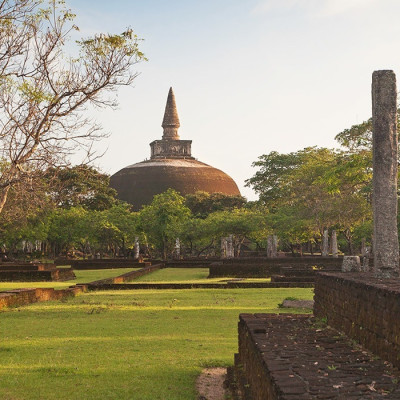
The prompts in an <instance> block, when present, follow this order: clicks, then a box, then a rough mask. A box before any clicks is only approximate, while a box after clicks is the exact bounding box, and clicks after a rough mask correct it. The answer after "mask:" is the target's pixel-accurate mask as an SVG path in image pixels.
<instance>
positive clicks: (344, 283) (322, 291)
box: [314, 273, 400, 367]
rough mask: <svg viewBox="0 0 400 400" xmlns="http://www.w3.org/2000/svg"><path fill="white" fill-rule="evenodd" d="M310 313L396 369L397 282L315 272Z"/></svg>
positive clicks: (399, 351)
mask: <svg viewBox="0 0 400 400" xmlns="http://www.w3.org/2000/svg"><path fill="white" fill-rule="evenodd" d="M314 300H315V306H314V314H315V315H316V316H317V317H320V318H322V317H326V318H327V322H328V324H329V325H331V326H333V327H334V328H336V329H339V330H341V331H343V332H344V333H345V334H346V335H348V336H349V337H351V338H353V339H355V340H357V341H359V342H360V343H361V344H362V345H363V346H365V347H366V348H367V349H368V350H370V351H372V352H373V353H375V354H376V355H378V356H379V357H381V358H383V359H384V360H387V361H390V362H391V363H393V364H394V365H396V366H397V367H400V280H399V279H385V280H380V279H377V278H375V277H373V275H372V274H367V273H319V274H317V279H316V283H315V296H314Z"/></svg>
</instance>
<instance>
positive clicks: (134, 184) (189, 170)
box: [110, 88, 240, 210]
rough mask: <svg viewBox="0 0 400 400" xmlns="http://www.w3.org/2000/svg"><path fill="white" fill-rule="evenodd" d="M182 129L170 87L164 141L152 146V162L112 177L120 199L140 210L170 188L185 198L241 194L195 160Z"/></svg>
mask: <svg viewBox="0 0 400 400" xmlns="http://www.w3.org/2000/svg"><path fill="white" fill-rule="evenodd" d="M179 126H180V123H179V117H178V113H177V110H176V104H175V96H174V93H173V91H172V88H170V90H169V93H168V99H167V105H166V107H165V114H164V119H163V123H162V127H163V128H164V134H163V137H162V140H155V141H153V142H152V143H150V147H151V158H150V160H146V161H142V162H139V163H136V164H133V165H130V166H128V167H125V168H123V169H121V170H120V171H118V172H117V173H116V174H114V175H112V176H111V178H110V186H111V187H113V188H114V189H116V191H117V193H118V198H119V199H121V200H124V201H126V202H128V203H130V204H132V205H133V207H134V209H136V210H138V209H140V207H141V206H142V205H145V204H149V203H151V201H152V199H153V196H154V195H156V194H159V193H163V192H165V191H166V190H168V189H169V188H172V189H175V190H176V191H178V192H180V193H181V194H182V195H186V194H192V193H195V192H197V191H200V190H201V191H204V192H208V193H224V194H228V195H240V192H239V189H238V187H237V185H236V183H235V182H234V180H233V179H232V178H231V177H230V176H228V175H227V174H225V173H224V172H222V171H221V170H219V169H217V168H213V167H211V166H210V165H207V164H205V163H203V162H200V161H198V160H196V159H195V158H194V157H192V155H191V144H192V141H191V140H180V138H179V135H178V128H179Z"/></svg>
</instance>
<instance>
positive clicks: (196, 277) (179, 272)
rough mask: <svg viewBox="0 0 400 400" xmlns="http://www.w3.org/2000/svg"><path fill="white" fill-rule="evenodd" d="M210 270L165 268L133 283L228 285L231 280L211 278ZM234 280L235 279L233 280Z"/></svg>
mask: <svg viewBox="0 0 400 400" xmlns="http://www.w3.org/2000/svg"><path fill="white" fill-rule="evenodd" d="M208 274H209V270H208V268H163V269H160V270H158V271H155V272H152V273H151V274H148V275H144V276H141V277H139V278H138V279H135V280H134V281H133V282H143V283H145V282H149V283H189V282H190V283H219V282H221V283H226V281H227V280H229V278H210V279H208V278H207V276H208ZM232 279H234V278H232ZM269 281H270V279H269V278H260V279H253V278H249V279H244V280H243V281H241V282H269Z"/></svg>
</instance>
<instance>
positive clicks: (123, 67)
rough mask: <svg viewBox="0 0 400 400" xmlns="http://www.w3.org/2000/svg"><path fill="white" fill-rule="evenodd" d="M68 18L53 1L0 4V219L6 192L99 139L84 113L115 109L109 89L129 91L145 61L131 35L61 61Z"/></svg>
mask: <svg viewBox="0 0 400 400" xmlns="http://www.w3.org/2000/svg"><path fill="white" fill-rule="evenodd" d="M73 19H74V14H73V13H72V12H71V10H69V9H68V8H66V7H65V5H64V3H63V1H59V0H45V1H39V0H38V1H36V0H22V1H13V0H6V1H2V2H0V27H1V29H0V32H1V33H0V147H1V151H0V158H1V159H2V160H3V161H4V162H5V165H6V168H3V169H2V173H1V176H0V212H1V211H2V209H3V207H4V204H5V202H6V201H7V196H8V193H9V190H10V188H11V187H12V186H13V185H15V184H16V183H21V182H24V181H29V179H31V177H32V175H34V174H35V173H36V172H37V171H43V170H44V169H47V168H48V166H54V165H66V164H68V161H69V156H70V154H71V153H73V152H76V151H82V150H84V151H85V152H86V156H85V159H86V161H90V160H91V159H92V158H93V152H92V144H93V141H95V140H98V139H100V138H102V137H103V136H104V134H102V133H101V130H100V127H99V126H98V125H96V124H94V123H93V122H92V121H91V120H90V118H89V117H88V116H87V115H85V112H86V111H87V110H88V107H95V108H96V107H115V105H116V102H115V96H113V94H114V92H115V90H116V89H117V88H118V87H120V86H126V85H131V84H132V82H133V80H134V79H135V78H136V76H137V73H135V72H133V71H132V70H131V67H132V66H133V65H134V64H136V63H137V62H139V61H141V60H144V59H145V57H144V55H143V54H142V53H141V51H140V50H139V46H138V43H139V39H138V38H137V36H136V35H135V34H134V33H133V31H132V30H131V29H128V30H126V31H125V32H123V33H121V34H117V35H112V34H97V35H95V36H94V37H91V38H86V39H83V40H81V41H78V42H77V46H78V48H77V54H74V55H68V54H67V53H66V51H65V49H66V48H67V43H68V39H69V37H70V34H71V32H72V31H74V30H78V28H77V27H76V26H75V25H74V24H73Z"/></svg>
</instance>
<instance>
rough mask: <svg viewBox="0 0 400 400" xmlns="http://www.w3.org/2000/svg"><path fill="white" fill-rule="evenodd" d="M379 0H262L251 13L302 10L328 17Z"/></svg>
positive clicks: (316, 15)
mask: <svg viewBox="0 0 400 400" xmlns="http://www.w3.org/2000/svg"><path fill="white" fill-rule="evenodd" d="M378 1H379V0H264V1H262V2H260V3H259V4H257V5H256V6H255V7H254V8H253V10H252V14H255V15H260V14H269V13H273V12H289V11H303V12H306V13H307V14H309V15H311V16H315V17H330V16H334V15H339V14H344V13H346V12H348V11H354V10H361V9H365V8H367V7H369V6H370V5H371V4H373V3H378Z"/></svg>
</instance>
